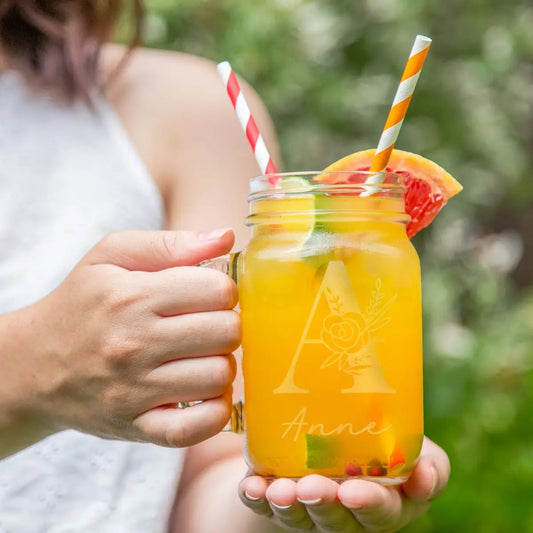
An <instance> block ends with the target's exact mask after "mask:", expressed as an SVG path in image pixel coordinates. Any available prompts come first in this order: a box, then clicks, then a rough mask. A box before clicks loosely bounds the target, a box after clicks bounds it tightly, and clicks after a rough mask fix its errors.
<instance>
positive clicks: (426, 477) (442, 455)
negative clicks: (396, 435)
mask: <svg viewBox="0 0 533 533" xmlns="http://www.w3.org/2000/svg"><path fill="white" fill-rule="evenodd" d="M449 477H450V460H449V459H448V455H447V454H446V452H445V451H444V450H443V449H442V448H441V447H440V446H437V444H435V443H434V442H433V441H431V440H430V439H428V438H427V437H424V443H423V445H422V451H421V453H420V457H419V460H418V462H417V464H416V466H415V469H414V470H413V473H412V474H411V476H410V477H409V479H408V480H407V481H406V482H405V483H404V484H403V485H402V489H403V491H404V492H405V494H406V495H407V496H408V497H409V498H412V499H414V500H420V501H428V500H431V499H433V498H435V497H436V496H438V495H439V494H440V493H441V492H442V491H443V489H444V487H445V486H446V484H447V483H448V479H449Z"/></svg>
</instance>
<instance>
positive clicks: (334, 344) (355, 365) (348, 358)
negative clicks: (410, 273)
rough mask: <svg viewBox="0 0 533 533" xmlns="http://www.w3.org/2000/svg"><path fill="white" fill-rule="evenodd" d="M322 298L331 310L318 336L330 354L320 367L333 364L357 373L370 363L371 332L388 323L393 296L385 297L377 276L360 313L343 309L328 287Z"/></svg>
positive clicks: (346, 370)
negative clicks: (387, 298)
mask: <svg viewBox="0 0 533 533" xmlns="http://www.w3.org/2000/svg"><path fill="white" fill-rule="evenodd" d="M326 298H327V300H328V304H329V307H330V310H331V313H330V314H328V315H327V316H326V317H325V318H324V320H323V322H322V330H321V333H320V338H321V340H322V342H323V343H324V344H325V346H326V347H327V348H328V350H329V351H330V352H331V355H330V356H329V357H328V358H327V359H326V360H325V361H324V362H323V363H322V366H321V368H327V367H329V366H332V365H334V364H337V366H338V369H339V370H341V371H343V372H346V373H349V374H358V373H359V372H361V371H362V370H364V369H365V368H368V367H369V366H370V363H371V357H372V353H371V351H370V350H369V348H370V346H371V341H372V338H371V333H373V332H375V331H377V330H378V329H381V328H383V327H385V326H386V325H387V324H388V323H389V321H390V318H388V317H387V316H386V313H387V311H388V310H389V309H390V306H391V305H392V303H393V302H394V300H395V299H396V296H393V297H392V298H391V299H390V300H388V301H385V295H384V293H383V291H382V290H381V280H380V279H378V280H376V284H375V287H374V289H373V291H372V294H371V300H370V303H369V305H368V306H367V307H366V309H365V313H364V314H363V313H361V312H359V311H357V312H354V311H352V312H348V313H346V312H343V310H342V301H341V297H340V296H339V295H337V294H334V293H333V292H332V291H331V290H330V289H327V290H326Z"/></svg>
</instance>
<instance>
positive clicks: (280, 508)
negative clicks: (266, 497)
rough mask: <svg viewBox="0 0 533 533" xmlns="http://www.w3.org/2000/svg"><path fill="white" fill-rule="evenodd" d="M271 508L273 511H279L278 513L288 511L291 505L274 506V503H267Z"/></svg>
mask: <svg viewBox="0 0 533 533" xmlns="http://www.w3.org/2000/svg"><path fill="white" fill-rule="evenodd" d="M268 503H269V504H270V505H271V506H272V507H274V508H275V509H279V510H280V511H286V510H287V509H290V508H291V507H292V504H291V505H276V504H275V503H274V502H268Z"/></svg>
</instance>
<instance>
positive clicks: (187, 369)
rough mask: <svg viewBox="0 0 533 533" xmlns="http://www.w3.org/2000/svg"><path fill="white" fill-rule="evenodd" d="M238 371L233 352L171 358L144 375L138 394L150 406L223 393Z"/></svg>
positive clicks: (208, 397) (190, 400) (209, 397)
mask: <svg viewBox="0 0 533 533" xmlns="http://www.w3.org/2000/svg"><path fill="white" fill-rule="evenodd" d="M236 372H237V363H236V361H235V357H234V356H233V355H232V354H228V355H213V356H209V357H196V358H192V359H180V360H178V361H170V362H168V363H165V364H163V365H161V366H159V367H158V368H156V369H155V370H152V371H151V372H150V373H149V374H148V375H147V376H145V378H144V379H143V382H142V385H143V388H142V390H141V391H138V392H137V394H138V395H139V396H140V397H141V398H142V402H143V404H144V405H147V406H148V407H150V406H154V405H165V404H170V403H174V404H176V403H178V402H194V401H199V400H208V399H211V398H217V397H218V396H221V395H222V394H224V393H225V392H226V391H227V390H228V389H229V388H230V387H231V384H232V383H233V380H234V379H235V375H236Z"/></svg>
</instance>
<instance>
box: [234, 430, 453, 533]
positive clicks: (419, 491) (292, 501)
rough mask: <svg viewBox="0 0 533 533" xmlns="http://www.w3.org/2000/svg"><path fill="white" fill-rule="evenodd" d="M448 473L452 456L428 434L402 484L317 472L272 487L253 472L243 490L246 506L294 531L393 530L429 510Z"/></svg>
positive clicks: (385, 532)
mask: <svg viewBox="0 0 533 533" xmlns="http://www.w3.org/2000/svg"><path fill="white" fill-rule="evenodd" d="M449 475H450V463H449V460H448V456H447V455H446V453H445V452H444V450H442V448H440V447H439V446H437V445H436V444H435V443H433V442H432V441H430V440H429V439H428V438H425V439H424V445H423V447H422V452H421V454H420V457H419V460H418V462H417V465H416V467H415V470H414V472H413V473H412V475H411V477H410V478H409V480H408V481H406V482H405V483H404V484H403V485H400V486H398V487H383V486H381V485H378V484H377V483H374V482H371V481H364V480H357V479H351V480H347V481H344V482H343V483H341V484H338V483H336V482H335V481H332V480H331V479H327V478H325V477H322V476H317V475H312V476H307V477H305V478H302V479H300V480H299V481H297V482H296V481H292V480H289V479H277V480H275V481H274V482H273V483H271V484H270V485H269V484H268V483H267V482H266V481H265V480H264V479H263V478H262V477H259V476H249V477H247V478H245V479H244V480H243V481H242V482H241V484H240V487H239V494H240V497H241V500H242V501H243V502H244V504H245V505H246V506H247V507H249V508H250V509H252V510H253V511H255V512H256V513H257V514H260V515H264V516H269V517H271V519H272V520H273V521H274V522H275V523H276V524H278V525H280V526H282V527H283V528H284V529H288V530H290V531H320V532H336V533H340V532H342V533H359V532H361V533H362V532H366V531H368V532H380V533H391V532H394V531H398V530H399V529H401V528H402V527H404V526H405V525H407V524H408V523H409V522H411V521H412V520H413V519H415V518H416V517H418V516H419V515H421V514H422V513H423V512H424V511H426V510H427V508H428V507H429V505H430V502H431V500H432V499H433V498H435V497H436V496H437V495H438V494H439V493H440V492H441V491H442V490H443V489H444V487H445V486H446V484H447V483H448V477H449Z"/></svg>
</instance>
